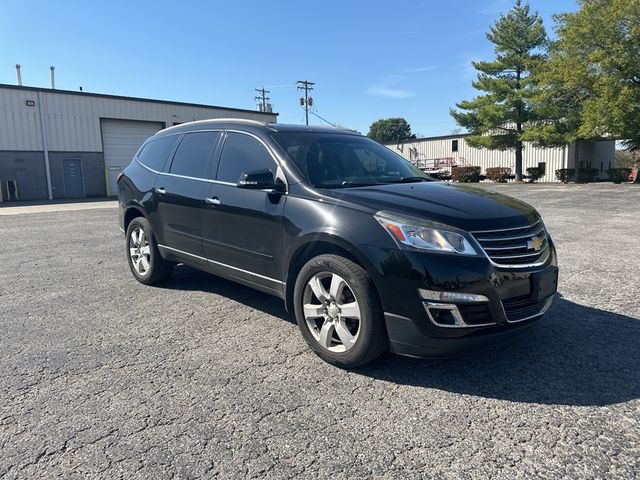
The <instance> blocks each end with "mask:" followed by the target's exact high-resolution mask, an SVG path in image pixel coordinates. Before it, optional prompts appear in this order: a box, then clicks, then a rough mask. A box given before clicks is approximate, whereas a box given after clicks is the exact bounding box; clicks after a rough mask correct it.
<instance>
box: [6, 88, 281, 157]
mask: <svg viewBox="0 0 640 480" xmlns="http://www.w3.org/2000/svg"><path fill="white" fill-rule="evenodd" d="M39 96H40V98H41V101H42V104H40V102H39V100H38V97H39ZM28 100H29V101H33V102H35V105H34V106H27V104H26V102H27V101H28ZM40 110H41V111H42V112H43V114H44V118H45V119H46V120H47V126H46V128H45V130H47V131H48V149H49V150H50V151H65V152H75V151H77V152H101V151H102V137H101V133H100V119H101V118H115V119H128V120H143V121H152V122H163V123H165V124H166V126H168V127H170V126H172V125H173V124H174V123H184V122H189V121H192V120H203V119H207V118H222V117H231V118H246V119H252V120H262V121H269V122H275V121H276V116H275V115H273V114H268V113H261V112H251V111H235V110H226V109H222V108H213V107H197V106H189V105H180V104H169V103H160V102H152V101H145V100H130V99H116V98H110V97H99V96H91V95H77V94H69V93H66V94H65V93H63V92H60V91H47V90H42V91H40V92H38V91H35V90H21V89H17V88H9V87H0V150H19V151H38V150H40V151H41V150H42V149H43V148H42V134H41V131H40V128H41V127H40V118H39V116H38V112H39V111H40Z"/></svg>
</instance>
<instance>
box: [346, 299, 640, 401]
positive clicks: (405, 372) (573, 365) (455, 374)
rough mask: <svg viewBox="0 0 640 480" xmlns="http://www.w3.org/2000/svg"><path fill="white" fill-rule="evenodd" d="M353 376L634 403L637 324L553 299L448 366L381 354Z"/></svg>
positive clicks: (639, 352) (489, 392)
mask: <svg viewBox="0 0 640 480" xmlns="http://www.w3.org/2000/svg"><path fill="white" fill-rule="evenodd" d="M358 373H359V374H361V375H366V376H369V377H373V378H377V379H381V380H385V381H389V382H393V383H396V384H404V385H411V386H416V387H427V388H437V389H440V390H445V391H449V392H455V393H461V394H465V395H475V396H480V397H487V398H496V399H501V400H508V401H512V402H525V403H539V404H553V405H558V404H559V405H575V406H603V405H612V404H616V403H621V402H625V401H628V400H633V399H636V398H639V397H640V319H637V318H633V317H628V316H625V315H619V314H616V313H612V312H607V311H605V310H599V309H597V308H591V307H588V306H584V305H580V304H577V303H574V302H571V301H569V300H566V299H564V298H562V297H560V296H559V297H558V298H556V300H555V302H554V305H553V307H552V308H551V310H549V312H548V313H547V315H546V316H545V317H544V318H543V319H542V320H541V321H540V322H539V323H538V324H537V325H535V326H534V327H533V328H531V329H530V330H528V331H526V332H524V333H523V334H522V335H520V336H518V337H516V338H514V340H512V341H511V342H510V343H507V344H500V345H497V346H495V347H493V348H491V349H490V350H487V351H484V352H481V353H477V354H474V355H470V356H466V357H460V358H456V359H448V360H418V359H412V358H406V357H399V356H392V355H387V356H386V357H383V358H381V359H378V360H376V361H375V362H373V363H371V364H368V365H365V366H363V367H361V368H360V369H358Z"/></svg>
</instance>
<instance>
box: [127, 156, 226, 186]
mask: <svg viewBox="0 0 640 480" xmlns="http://www.w3.org/2000/svg"><path fill="white" fill-rule="evenodd" d="M136 162H138V164H139V165H140V166H142V167H144V168H146V169H147V170H149V171H150V172H153V173H155V174H156V175H162V176H165V177H175V178H183V179H185V180H196V181H198V182H206V183H217V184H219V185H228V186H230V187H235V186H236V184H235V183H230V182H222V181H220V180H211V179H210V178H199V177H189V176H187V175H178V174H177V173H168V172H158V171H157V170H154V169H153V168H149V167H147V166H146V165H145V164H144V163H142V162H140V161H139V160H138V159H137V158H136Z"/></svg>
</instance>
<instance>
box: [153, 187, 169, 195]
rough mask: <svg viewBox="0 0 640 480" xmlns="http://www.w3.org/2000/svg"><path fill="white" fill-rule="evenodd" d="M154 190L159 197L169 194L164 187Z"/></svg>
mask: <svg viewBox="0 0 640 480" xmlns="http://www.w3.org/2000/svg"><path fill="white" fill-rule="evenodd" d="M154 190H155V191H156V193H157V194H158V195H164V194H165V193H167V191H166V190H165V189H164V187H160V188H156V189H154Z"/></svg>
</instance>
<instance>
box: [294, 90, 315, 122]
mask: <svg viewBox="0 0 640 480" xmlns="http://www.w3.org/2000/svg"><path fill="white" fill-rule="evenodd" d="M296 84H297V85H298V90H304V98H301V99H300V105H302V106H303V107H304V120H305V123H306V124H307V125H309V107H312V106H313V98H311V97H310V96H309V92H310V91H311V90H313V86H314V85H315V83H313V82H309V81H307V80H298V81H297V82H296Z"/></svg>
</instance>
